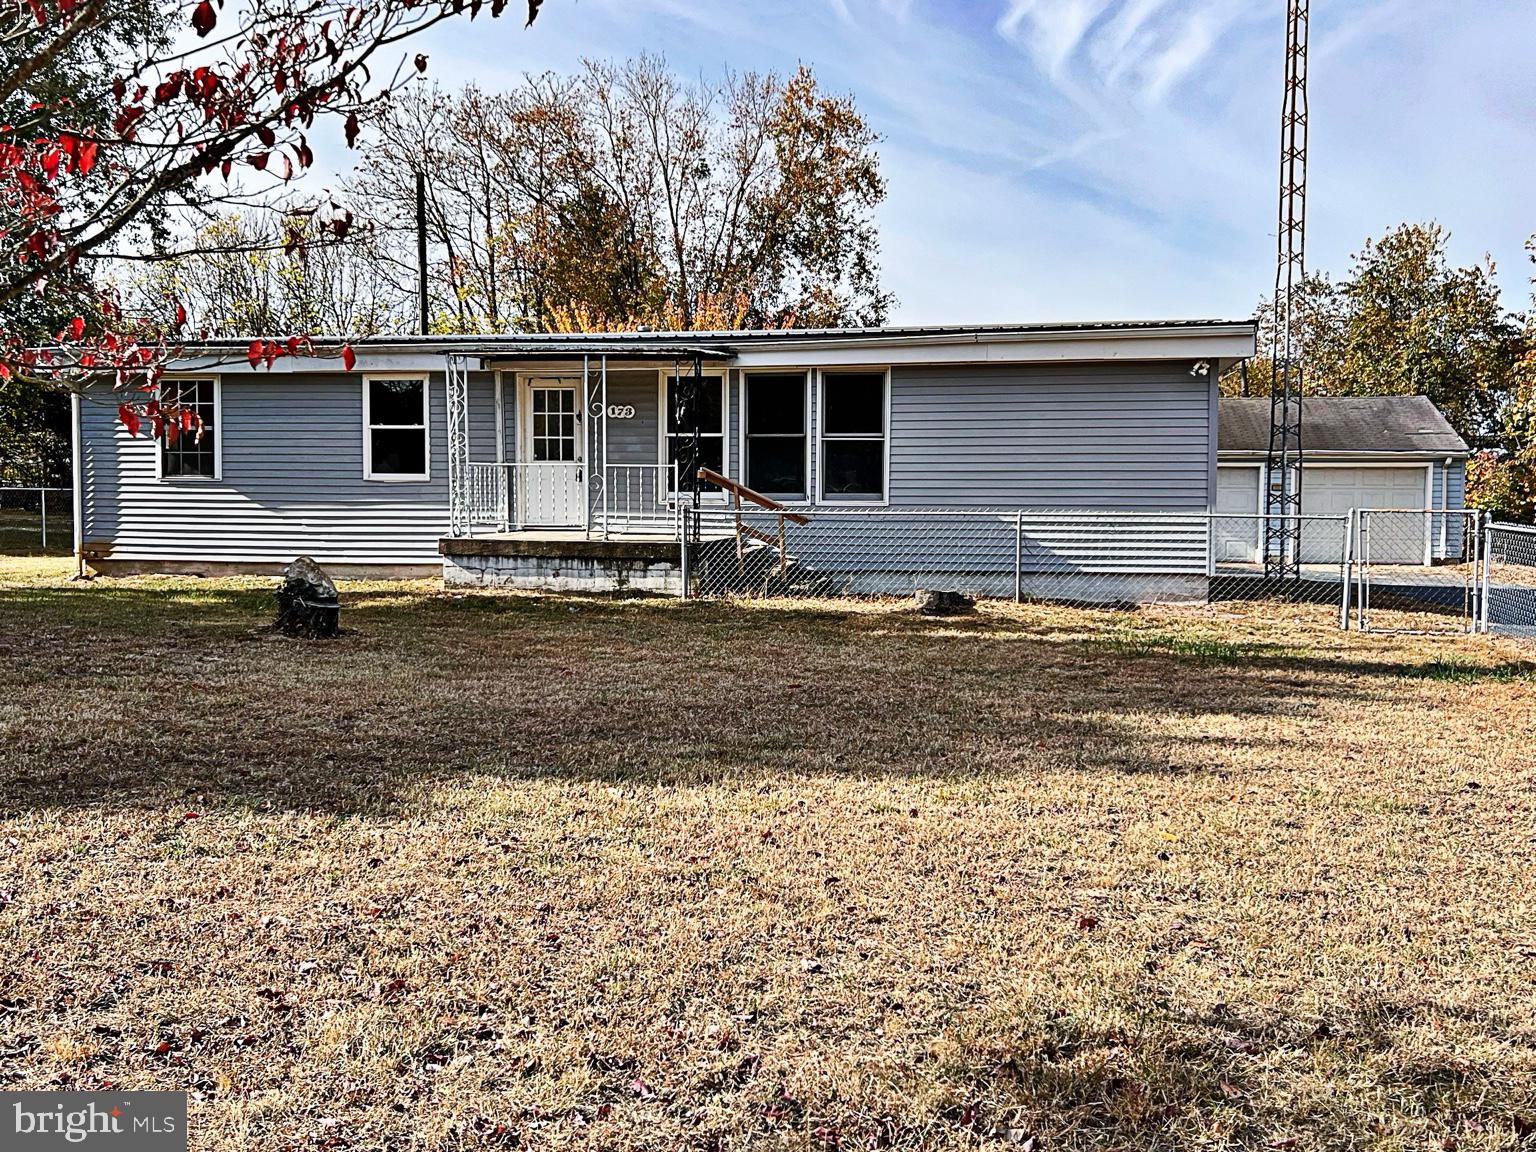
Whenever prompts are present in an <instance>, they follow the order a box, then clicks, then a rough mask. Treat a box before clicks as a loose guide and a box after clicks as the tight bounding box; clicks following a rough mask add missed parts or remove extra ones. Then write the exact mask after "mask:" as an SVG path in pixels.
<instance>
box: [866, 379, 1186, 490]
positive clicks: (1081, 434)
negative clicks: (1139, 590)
mask: <svg viewBox="0 0 1536 1152" xmlns="http://www.w3.org/2000/svg"><path fill="white" fill-rule="evenodd" d="M1213 387H1214V385H1213V384H1212V382H1211V380H1210V379H1198V378H1195V377H1192V376H1191V375H1190V374H1189V371H1188V368H1187V366H1185V365H1182V364H1172V365H1169V364H1071V365H1049V366H1039V367H1034V366H1016V367H1015V366H1011V367H998V368H990V367H987V368H951V369H934V368H925V369H897V370H896V371H894V372H893V373H892V378H891V433H890V441H891V442H890V456H891V460H890V471H891V474H890V503H891V505H892V506H893V507H900V506H908V507H992V508H1036V509H1045V508H1049V509H1057V508H1095V509H1106V510H1111V509H1112V510H1134V509H1146V510H1157V511H1173V510H1199V511H1204V510H1205V509H1206V507H1207V506H1208V504H1209V500H1210V497H1211V495H1212V493H1211V489H1210V484H1211V467H1210V444H1211V440H1212V437H1213V436H1214V430H1213V428H1212V424H1211V399H1210V398H1211V391H1212V389H1213Z"/></svg>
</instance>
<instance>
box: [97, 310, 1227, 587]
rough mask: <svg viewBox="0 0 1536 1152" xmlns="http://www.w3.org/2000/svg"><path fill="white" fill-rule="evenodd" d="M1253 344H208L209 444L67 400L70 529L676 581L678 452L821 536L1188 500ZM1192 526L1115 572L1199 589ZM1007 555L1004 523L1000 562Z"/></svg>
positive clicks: (183, 551) (1202, 479)
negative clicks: (840, 523) (250, 347)
mask: <svg viewBox="0 0 1536 1152" xmlns="http://www.w3.org/2000/svg"><path fill="white" fill-rule="evenodd" d="M1254 340H1255V331H1254V325H1253V324H1252V323H1251V322H1248V321H1189V322H1185V321H1162V322H1151V323H1131V322H1122V323H1095V324H1036V325H993V326H955V327H901V328H897V327H892V328H879V329H852V330H842V329H839V330H815V331H757V332H711V333H667V332H632V333H621V334H601V335H599V334H582V335H550V336H496V337H480V338H464V337H385V338H377V339H371V340H365V341H360V342H357V343H354V344H353V349H354V352H355V354H356V362H355V364H354V366H353V369H352V370H351V371H347V370H345V369H344V368H343V366H342V364H341V361H340V360H339V359H338V358H337V357H336V356H334V355H331V356H311V357H305V356H300V357H286V356H285V357H281V358H279V359H278V360H277V361H276V362H275V363H274V364H272V365H271V366H270V367H266V366H252V365H251V364H249V363H247V361H246V358H245V353H246V343H245V342H244V341H227V342H212V343H209V344H205V345H201V346H199V347H198V348H197V349H196V350H195V352H193V351H189V352H188V354H187V359H186V360H185V361H184V362H182V363H178V364H177V365H175V366H174V368H175V370H174V371H172V372H168V373H167V376H166V380H165V383H164V385H163V387H164V389H165V391H166V392H167V394H169V395H171V396H173V397H174V398H176V399H177V401H178V402H180V403H182V404H184V405H188V406H192V407H194V408H195V409H196V411H197V412H198V413H199V414H200V415H201V417H202V420H203V426H204V429H205V432H204V435H203V436H202V437H201V438H200V439H199V438H189V437H185V436H183V437H182V438H181V439H180V440H179V441H177V442H176V443H156V442H154V441H152V440H150V439H147V438H146V437H144V436H143V435H140V436H139V437H134V436H132V435H130V434H129V432H128V430H127V429H125V428H124V427H123V426H122V425H121V424H120V423H119V422H118V420H117V418H116V415H115V410H116V397H114V396H112V395H111V393H110V391H109V390H107V389H101V390H100V391H99V392H98V391H95V390H91V391H88V392H87V395H86V396H85V398H84V401H83V402H82V403H80V404H79V405H77V407H78V413H77V420H78V423H79V428H78V435H77V438H76V439H77V444H78V449H77V451H78V454H79V462H78V463H79V467H78V468H77V470H76V475H77V476H78V477H79V485H80V492H79V495H78V499H79V502H80V516H79V517H78V518H77V522H78V524H79V526H80V527H79V540H78V543H79V545H80V548H81V551H82V553H83V556H84V558H85V560H86V561H87V562H88V563H89V565H90V566H91V567H92V568H94V569H96V570H98V571H101V572H129V571H145V570H155V571H190V572H204V573H212V572H223V571H230V570H256V571H273V570H275V569H276V568H277V567H278V566H279V565H281V564H282V563H284V562H286V561H287V560H289V559H291V558H292V557H294V556H295V555H299V554H309V555H312V556H314V557H315V558H316V559H318V560H319V561H320V562H321V563H323V564H325V565H327V566H328V567H330V568H332V569H333V570H334V571H336V572H337V573H338V574H341V575H348V574H354V575H355V574H367V573H387V574H416V575H422V574H428V573H432V574H436V573H444V574H445V575H446V576H447V578H448V579H449V580H450V581H453V582H497V583H529V584H538V585H541V586H546V587H603V586H612V585H614V584H621V585H628V586H633V587H650V588H668V589H675V587H676V585H677V578H678V572H677V569H678V567H679V565H680V563H681V561H682V557H681V555H680V554H679V550H678V546H677V528H678V522H679V518H680V512H679V501H678V500H677V499H676V493H677V489H678V488H679V487H681V488H682V489H683V490H684V492H685V494H691V488H692V481H691V477H690V476H686V475H685V476H681V477H679V476H677V475H675V474H674V472H675V467H674V465H675V462H676V461H677V460H678V459H679V458H681V457H683V456H685V455H686V454H687V453H689V452H692V451H695V450H696V451H697V454H698V461H699V462H700V463H701V464H703V465H705V466H707V467H709V468H711V469H713V470H715V471H717V472H720V473H723V474H725V475H726V476H728V477H730V478H732V479H733V480H735V481H737V482H739V483H741V484H744V485H746V486H747V487H749V488H750V489H753V490H756V491H757V492H761V493H766V494H767V495H769V496H772V497H773V498H774V499H775V500H777V501H779V502H781V503H783V504H785V505H787V506H789V507H791V508H795V509H800V510H802V511H808V512H813V513H820V514H822V518H821V521H820V523H821V524H822V525H823V527H824V526H825V525H826V524H827V523H830V520H829V517H830V515H831V514H832V513H833V512H837V513H849V512H851V511H866V512H867V511H872V510H876V509H878V510H880V511H881V512H882V513H885V514H887V517H888V518H887V519H885V520H883V521H881V522H882V523H884V524H886V525H887V526H888V527H889V528H890V530H891V531H892V532H894V533H899V532H900V529H899V526H898V521H897V519H894V518H891V517H894V516H895V515H896V514H904V510H917V509H931V508H947V509H997V508H1010V509H1017V508H1031V509H1054V510H1061V511H1067V512H1070V511H1072V510H1084V511H1089V510H1118V511H1120V512H1122V513H1159V514H1170V513H1171V514H1187V515H1190V516H1204V515H1205V514H1206V513H1207V511H1208V509H1209V508H1210V506H1211V503H1212V501H1213V499H1214V497H1215V491H1216V449H1217V444H1216V430H1217V415H1216V412H1217V409H1216V381H1217V379H1218V377H1219V376H1220V374H1221V372H1222V371H1223V369H1224V368H1226V367H1227V366H1229V365H1230V364H1232V363H1234V362H1236V361H1237V360H1239V359H1241V358H1244V357H1247V356H1250V355H1252V354H1253V351H1254ZM695 377H696V378H697V380H698V385H697V387H698V391H699V401H698V403H697V404H695V405H694V406H693V411H692V412H691V413H690V412H687V411H685V410H683V408H684V406H681V405H680V400H681V399H682V398H683V397H684V396H685V395H686V394H687V393H688V390H689V389H690V388H692V387H694V385H693V384H692V383H691V382H692V381H693V379H694V378H695ZM702 499H703V504H704V507H705V510H706V511H709V510H715V509H719V508H720V507H721V501H723V500H724V499H725V497H724V494H723V493H721V492H719V490H718V489H713V488H710V489H706V491H705V492H704V494H703V497H702ZM811 519H812V520H813V521H815V520H816V517H815V516H812V517H811ZM1063 531H1065V529H1063ZM1203 531H1204V529H1203V524H1202V525H1201V527H1200V533H1199V534H1195V533H1193V532H1192V531H1190V530H1188V528H1187V526H1186V528H1185V529H1181V531H1180V532H1179V533H1174V534H1167V533H1155V534H1148V533H1146V532H1142V533H1141V534H1140V535H1141V536H1142V537H1146V538H1144V539H1137V540H1135V541H1130V540H1128V541H1127V542H1126V544H1125V547H1124V549H1122V550H1121V552H1117V553H1116V555H1115V558H1114V560H1115V564H1116V565H1118V566H1120V567H1124V568H1125V570H1126V572H1125V575H1126V577H1127V579H1128V580H1130V581H1131V582H1132V583H1134V579H1135V573H1136V571H1138V570H1141V569H1146V570H1155V571H1157V572H1160V573H1170V574H1172V575H1173V576H1175V577H1176V578H1177V579H1179V580H1182V581H1183V585H1184V587H1185V590H1186V591H1187V592H1188V593H1189V594H1191V595H1198V594H1200V592H1201V591H1202V589H1203V579H1204V576H1205V572H1206V567H1207V551H1208V549H1207V544H1206V541H1205V538H1204V535H1203ZM805 539H806V540H807V541H809V537H805ZM1000 547H1001V545H1000ZM1014 552H1015V543H1014V540H1013V530H1012V529H1011V528H1010V529H1009V534H1008V537H1007V543H1006V553H1007V555H1006V566H1007V567H1008V569H1009V570H1010V571H1011V570H1012V569H1013V567H1014ZM1121 553H1123V554H1121Z"/></svg>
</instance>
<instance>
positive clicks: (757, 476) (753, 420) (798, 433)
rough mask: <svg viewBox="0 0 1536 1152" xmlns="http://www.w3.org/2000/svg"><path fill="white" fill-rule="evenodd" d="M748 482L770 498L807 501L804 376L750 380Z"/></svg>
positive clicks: (756, 375) (767, 376)
mask: <svg viewBox="0 0 1536 1152" xmlns="http://www.w3.org/2000/svg"><path fill="white" fill-rule="evenodd" d="M744 379H745V382H746V383H745V389H746V401H745V404H744V410H745V413H746V429H745V432H746V444H747V453H746V456H747V459H746V482H747V487H748V488H752V489H755V490H756V491H758V492H762V493H764V494H765V495H768V496H777V497H780V498H781V499H789V500H803V499H805V497H806V487H805V467H806V465H805V457H806V451H805V449H806V439H807V436H806V402H805V400H806V396H805V380H806V378H805V373H803V372H752V373H748V374H747V375H746V376H745V377H744Z"/></svg>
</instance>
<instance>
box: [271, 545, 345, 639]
mask: <svg viewBox="0 0 1536 1152" xmlns="http://www.w3.org/2000/svg"><path fill="white" fill-rule="evenodd" d="M276 627H277V629H278V631H279V632H282V633H283V634H284V635H285V636H309V637H317V638H329V637H332V636H339V635H341V598H340V597H339V596H338V595H337V593H336V585H335V584H334V583H332V582H331V578H330V577H329V576H327V575H326V574H325V569H324V568H322V567H320V565H318V564H316V563H315V562H314V561H313V560H311V559H310V558H309V557H308V556H300V557H299V558H298V559H297V560H295V561H294V562H293V563H292V564H290V565H288V567H286V568H284V569H283V584H282V587H280V588H279V589H278V590H277V625H276Z"/></svg>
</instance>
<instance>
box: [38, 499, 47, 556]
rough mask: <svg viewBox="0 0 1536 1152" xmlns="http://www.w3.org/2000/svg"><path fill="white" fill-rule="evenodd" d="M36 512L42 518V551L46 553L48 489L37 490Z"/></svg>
mask: <svg viewBox="0 0 1536 1152" xmlns="http://www.w3.org/2000/svg"><path fill="white" fill-rule="evenodd" d="M37 510H38V513H39V514H40V515H41V516H42V518H43V551H44V552H46V551H48V489H46V488H39V489H38V490H37Z"/></svg>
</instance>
